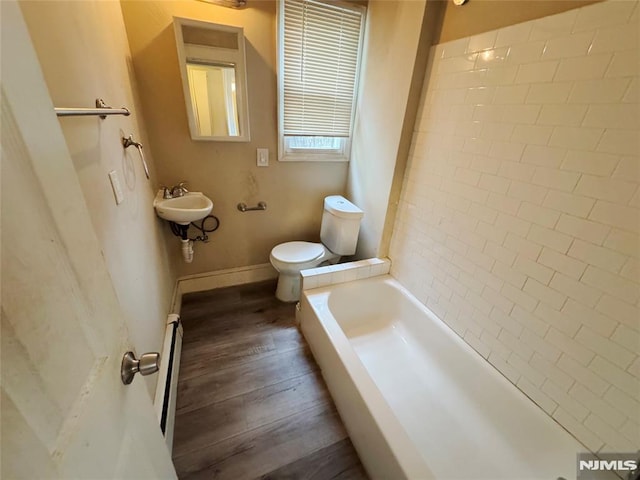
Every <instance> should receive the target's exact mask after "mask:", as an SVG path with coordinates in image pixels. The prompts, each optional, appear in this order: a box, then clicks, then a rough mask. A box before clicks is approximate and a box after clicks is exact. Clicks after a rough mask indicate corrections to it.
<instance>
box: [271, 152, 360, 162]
mask: <svg viewBox="0 0 640 480" xmlns="http://www.w3.org/2000/svg"><path fill="white" fill-rule="evenodd" d="M278 161H280V162H329V163H347V162H348V161H349V157H345V156H344V155H338V154H327V153H325V154H323V153H285V154H284V155H283V156H282V157H280V158H278Z"/></svg>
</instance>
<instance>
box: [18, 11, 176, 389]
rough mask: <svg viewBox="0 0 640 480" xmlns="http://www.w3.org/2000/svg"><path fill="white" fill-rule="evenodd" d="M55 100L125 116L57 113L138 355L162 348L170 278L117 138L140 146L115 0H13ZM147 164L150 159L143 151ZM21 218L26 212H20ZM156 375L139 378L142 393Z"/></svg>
mask: <svg viewBox="0 0 640 480" xmlns="http://www.w3.org/2000/svg"><path fill="white" fill-rule="evenodd" d="M20 5H21V8H22V11H23V14H24V17H25V20H26V23H27V26H28V28H29V32H30V35H31V37H32V40H33V43H34V46H35V49H36V52H37V54H38V58H39V61H40V64H41V66H42V70H43V73H44V76H45V80H46V82H47V86H48V89H49V93H50V95H51V99H52V100H53V103H54V105H56V106H64V107H92V106H93V102H95V99H96V97H102V98H103V99H104V100H105V101H106V102H107V103H108V104H111V105H112V106H114V107H120V106H126V107H128V108H129V109H130V110H131V112H132V115H131V116H130V117H123V116H115V117H108V118H107V119H106V120H101V119H99V118H98V117H76V118H61V119H60V125H61V126H62V130H63V133H64V136H65V139H66V142H67V145H68V147H69V151H70V153H71V156H72V159H73V162H74V165H75V168H76V172H77V174H78V178H79V180H80V184H81V186H82V190H83V193H84V196H85V200H86V202H87V205H88V207H89V209H90V211H91V214H92V221H93V226H94V228H95V231H96V233H97V236H98V238H99V240H100V243H101V247H102V250H103V254H104V257H105V259H106V262H107V266H108V269H109V273H110V275H111V279H112V281H113V284H114V287H115V289H116V292H117V294H118V299H119V301H120V303H121V305H122V308H123V310H124V312H125V314H126V315H127V319H126V320H127V325H128V329H129V332H130V337H131V339H132V341H133V345H134V347H135V349H136V351H137V352H138V353H143V352H146V351H159V350H161V348H162V339H163V336H164V324H165V321H166V316H167V313H168V310H169V307H170V302H171V296H172V292H173V285H174V280H175V276H174V274H173V273H172V271H171V269H170V267H169V262H168V255H167V252H166V249H165V243H164V241H163V239H162V234H161V232H160V226H161V225H160V222H159V220H157V219H156V217H155V215H154V212H153V209H152V208H151V202H152V199H153V194H154V191H153V188H152V185H153V183H154V182H153V180H154V178H153V177H152V180H151V181H148V180H147V179H146V178H145V175H144V172H143V170H142V165H141V162H140V158H139V156H138V154H137V153H136V152H135V151H127V152H126V153H125V152H124V150H123V148H122V143H121V142H122V136H123V135H129V134H133V136H134V138H135V139H138V140H139V141H141V142H142V143H143V144H144V145H148V144H147V140H146V137H145V134H144V129H143V124H142V118H141V115H140V109H139V108H138V106H137V102H136V98H135V96H134V91H133V89H132V84H133V83H134V79H133V72H132V67H131V62H130V55H129V47H128V44H127V38H126V32H125V28H124V22H123V19H122V13H121V10H120V4H118V3H116V2H21V4H20ZM147 161H148V162H149V163H150V167H151V169H152V172H153V170H154V169H153V158H152V156H151V153H150V152H149V151H148V150H147ZM111 170H116V171H117V172H118V174H119V176H120V179H121V184H122V189H123V191H124V197H125V199H124V202H123V203H122V204H121V205H118V206H117V205H116V203H115V201H114V197H113V193H112V190H111V185H110V183H109V179H108V177H107V174H108V172H110V171H111ZM25 221H28V219H25ZM156 380H157V376H155V375H154V376H149V377H146V379H145V381H146V382H147V385H148V388H149V391H150V393H151V392H153V389H154V387H155V383H156Z"/></svg>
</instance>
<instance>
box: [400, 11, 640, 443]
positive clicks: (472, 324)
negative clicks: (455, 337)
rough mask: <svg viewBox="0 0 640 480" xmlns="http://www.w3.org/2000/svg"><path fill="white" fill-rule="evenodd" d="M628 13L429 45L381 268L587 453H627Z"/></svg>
mask: <svg viewBox="0 0 640 480" xmlns="http://www.w3.org/2000/svg"><path fill="white" fill-rule="evenodd" d="M639 15H640V7H639V6H638V2H637V1H609V2H604V3H598V4H594V5H592V6H588V7H583V8H581V9H577V10H572V11H569V12H566V13H563V14H559V15H554V16H551V17H547V18H543V19H539V20H535V21H531V22H526V23H522V24H518V25H514V26H510V27H507V28H502V29H500V30H496V31H491V32H487V33H484V34H481V35H477V36H473V37H470V38H464V39H461V40H456V41H453V42H449V43H445V44H441V45H438V46H436V47H434V48H433V50H432V52H431V54H432V58H433V64H432V66H431V68H430V71H429V72H427V79H426V83H425V88H424V91H423V99H422V102H423V104H422V106H421V111H420V114H419V118H418V121H417V123H416V131H415V132H414V137H413V143H412V150H411V153H410V159H409V165H408V167H407V172H406V177H405V179H404V187H403V194H402V198H401V203H400V209H399V214H398V217H397V221H396V225H395V229H394V236H393V240H392V245H391V255H390V256H391V258H392V261H393V266H392V274H393V275H394V276H395V277H396V278H398V279H399V280H400V281H401V282H402V283H403V284H404V285H405V286H406V287H408V288H409V289H410V290H411V291H412V292H413V293H414V295H415V296H416V297H418V298H419V299H420V300H421V301H422V302H423V303H425V304H426V305H427V306H428V307H430V308H431V309H432V310H433V311H434V312H435V313H436V314H437V315H438V316H439V317H440V318H441V319H443V320H444V321H445V322H446V323H447V324H449V325H450V326H451V327H452V328H453V329H454V330H455V331H456V332H457V333H458V334H459V335H460V336H461V337H463V338H464V339H465V340H466V341H467V343H469V344H470V345H471V346H472V347H473V348H474V349H475V350H477V352H478V353H479V354H480V355H482V356H483V357H484V358H486V359H487V360H488V361H489V362H490V363H491V364H493V366H494V367H496V368H497V369H498V370H500V371H501V372H502V373H503V374H504V375H505V376H506V377H507V378H508V379H509V380H511V381H512V382H513V383H514V384H516V385H517V386H518V387H519V388H520V389H521V390H522V391H523V392H524V393H526V394H527V395H528V396H529V397H530V398H531V399H532V400H533V401H534V402H536V403H537V404H538V405H539V406H540V407H541V408H543V409H544V410H545V411H546V412H547V413H548V414H549V415H552V416H553V418H555V419H556V420H557V421H558V422H559V423H561V424H562V425H564V426H565V427H566V428H567V429H568V430H569V431H570V432H572V433H573V434H574V436H576V437H577V438H578V439H579V440H581V441H582V442H583V443H584V444H585V445H587V446H588V447H589V448H590V449H592V450H595V451H597V450H603V451H633V450H636V449H637V448H638V447H639V446H640V426H639V425H638V418H639V416H640V403H638V399H640V380H639V379H640V360H639V357H638V355H639V352H640V333H639V332H640V311H639V309H638V306H639V303H638V302H639V299H640V287H639V283H638V282H639V275H640V273H639V272H640V262H639V260H638V257H639V255H640V243H639V237H638V233H639V230H640V220H639V219H640V191H639V189H638V186H639V183H640V173H639V166H640V159H639V155H640V129H639V128H640V127H639V126H640V118H639V117H640V115H639V105H638V97H639V81H638V80H639V78H638V74H639V63H640V50H639V47H638V46H639V39H638V32H639V31H640V21H639Z"/></svg>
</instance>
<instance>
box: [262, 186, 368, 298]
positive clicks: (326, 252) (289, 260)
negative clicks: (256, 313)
mask: <svg viewBox="0 0 640 480" xmlns="http://www.w3.org/2000/svg"><path fill="white" fill-rule="evenodd" d="M363 215H364V214H363V212H362V210H360V209H359V208H358V207H356V206H355V205H354V204H353V203H351V202H349V201H348V200H347V199H346V198H344V197H342V196H340V195H332V196H329V197H327V198H325V199H324V213H323V215H322V226H321V229H320V239H321V240H322V243H313V242H301V241H294V242H285V243H281V244H280V245H276V246H275V247H274V248H273V249H272V250H271V255H270V260H271V264H272V265H273V267H274V268H275V269H276V270H277V271H278V272H279V274H280V275H279V276H278V287H277V288H276V297H277V298H278V299H279V300H282V301H283V302H297V301H298V300H299V299H300V284H301V277H300V272H301V271H302V270H306V269H308V268H315V267H318V266H320V265H324V264H334V263H337V262H338V261H339V260H340V258H341V257H342V256H344V255H353V254H354V253H355V250H356V243H357V240H358V232H359V231H360V220H361V219H362V216H363Z"/></svg>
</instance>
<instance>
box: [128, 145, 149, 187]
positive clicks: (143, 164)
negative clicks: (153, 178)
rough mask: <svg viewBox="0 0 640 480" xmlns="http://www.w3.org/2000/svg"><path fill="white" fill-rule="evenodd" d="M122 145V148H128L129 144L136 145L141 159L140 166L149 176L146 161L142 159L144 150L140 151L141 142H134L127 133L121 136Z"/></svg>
mask: <svg viewBox="0 0 640 480" xmlns="http://www.w3.org/2000/svg"><path fill="white" fill-rule="evenodd" d="M122 146H123V147H124V148H129V147H131V146H133V147H136V148H137V149H138V152H139V153H140V159H141V160H142V166H143V167H144V174H145V175H146V176H147V178H149V167H148V166H147V162H146V160H145V159H144V152H143V151H142V144H141V143H138V142H136V141H135V140H134V139H133V135H129V136H128V137H122Z"/></svg>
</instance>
